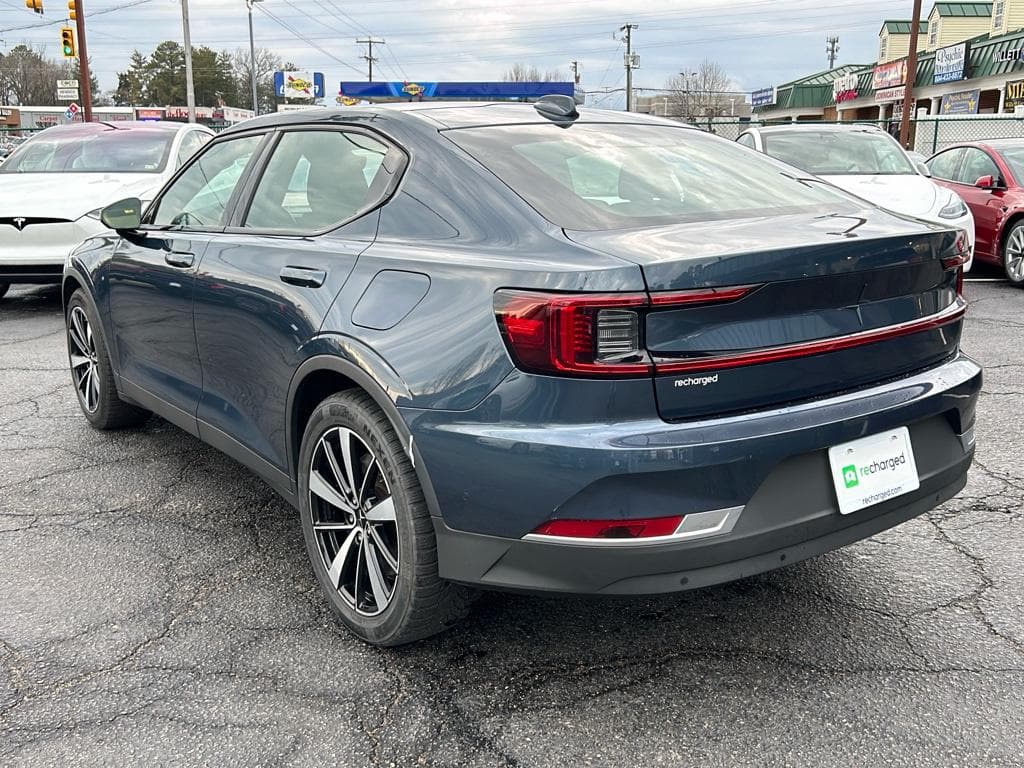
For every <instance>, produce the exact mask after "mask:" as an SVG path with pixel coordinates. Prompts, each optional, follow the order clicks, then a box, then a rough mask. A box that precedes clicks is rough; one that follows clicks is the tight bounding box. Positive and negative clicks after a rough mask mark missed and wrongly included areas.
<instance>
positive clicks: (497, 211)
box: [63, 97, 981, 645]
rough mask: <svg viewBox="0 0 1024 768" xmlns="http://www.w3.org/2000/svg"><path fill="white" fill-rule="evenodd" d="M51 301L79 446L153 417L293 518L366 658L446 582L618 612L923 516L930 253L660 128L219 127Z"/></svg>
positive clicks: (91, 246)
mask: <svg viewBox="0 0 1024 768" xmlns="http://www.w3.org/2000/svg"><path fill="white" fill-rule="evenodd" d="M103 221H104V222H105V223H106V225H107V226H108V227H109V228H110V232H109V233H108V234H107V235H106V236H100V237H97V238H94V239H92V240H89V241H87V242H85V243H83V244H82V245H81V246H80V247H79V248H78V249H77V250H76V251H75V252H74V253H73V254H72V255H71V256H70V257H69V260H68V263H67V267H66V270H65V274H64V286H63V294H64V303H65V308H66V317H67V339H68V348H69V357H70V366H71V373H72V378H73V382H74V385H75V388H76V390H77V393H78V399H79V402H80V404H81V407H82V410H83V411H84V413H85V416H86V418H87V419H88V420H89V421H90V422H91V423H92V424H93V425H94V426H95V427H97V428H100V429H111V428H117V427H126V426H129V425H133V424H139V423H141V422H143V421H145V420H146V418H147V417H148V416H149V415H150V414H151V413H155V414H157V415H159V416H160V417H162V418H164V419H166V420H168V421H170V422H172V423H174V424H176V425H178V426H179V427H181V428H182V429H184V430H186V431H188V432H190V433H192V434H193V435H197V436H198V437H199V438H200V439H202V440H204V441H206V442H208V443H210V444H211V445H213V446H215V447H217V448H219V449H220V450H222V451H224V452H225V453H227V454H228V455H230V456H232V457H233V458H235V459H237V460H238V461H239V462H241V463H242V464H244V465H245V466H246V467H248V468H249V469H251V470H253V471H254V472H256V473H257V474H258V475H259V476H260V477H262V478H263V479H264V480H266V481H267V482H268V483H269V484H270V485H271V486H273V487H274V488H275V489H276V490H277V491H278V492H279V493H280V494H281V495H282V496H283V497H284V498H285V499H287V500H288V501H289V502H290V503H292V504H293V505H295V506H296V507H297V508H298V510H299V512H300V515H301V520H302V527H303V530H304V533H305V539H306V547H307V550H308V553H309V558H310V560H311V562H312V565H313V570H314V572H315V574H316V578H317V579H318V581H319V582H320V585H321V587H322V588H323V591H324V594H325V595H326V598H327V600H328V601H329V602H330V605H331V607H332V608H333V610H334V611H335V612H336V614H337V616H338V617H339V618H340V620H341V621H342V622H344V623H345V624H346V625H347V626H348V627H349V628H350V629H351V630H352V631H353V632H354V633H355V634H357V635H358V636H359V637H361V638H363V639H364V640H366V641H368V642H371V643H376V644H380V645H397V644H400V643H406V642H409V641H412V640H416V639H418V638H422V637H426V636H428V635H430V634H432V633H435V632H438V631H440V630H442V629H443V628H445V627H447V626H449V625H451V624H452V623H453V622H455V621H457V620H458V619H459V618H460V617H462V616H463V615H464V614H465V613H466V612H467V610H468V609H469V605H470V602H471V598H472V595H473V593H474V591H475V588H480V587H483V588H493V589H510V590H522V591H527V592H576V593H595V594H618V595H622V594H650V593H661V592H671V591H675V590H685V589H692V588H696V587H704V586H707V585H709V584H715V583H719V582H724V581H728V580H731V579H737V578H740V577H744V576H749V575H751V574H756V573H759V572H762V571H766V570H768V569H771V568H775V567H778V566H781V565H785V564H789V563H793V562H796V561H799V560H802V559H804V558H808V557H812V556H814V555H818V554H820V553H823V552H827V551H829V550H832V549H835V548H837V547H841V546H843V545H846V544H849V543H851V542H854V541H857V540H859V539H862V538H864V537H867V536H871V535H873V534H876V533H878V532H879V531H883V530H885V529H887V528H890V527H891V526H894V525H897V524H898V523H901V522H903V521H905V520H909V519H911V518H913V517H915V516H917V515H920V514H922V513H923V512H925V511H926V510H929V509H931V508H933V507H934V506H936V505H937V504H940V503H942V502H943V501H945V500H946V499H948V498H950V497H951V496H953V495H954V494H955V493H957V492H958V491H959V490H960V489H961V488H962V487H963V486H964V483H965V482H966V475H967V470H968V467H969V466H970V464H971V460H972V458H973V454H974V419H975V405H976V400H977V395H978V391H979V389H980V386H981V370H980V369H979V367H978V366H977V365H976V364H975V363H974V362H973V361H972V360H970V359H969V358H967V357H965V356H964V355H963V354H962V353H961V352H960V351H959V339H960V333H961V329H962V325H963V318H964V309H965V302H964V299H963V298H962V296H961V287H962V274H961V264H962V263H963V261H964V260H965V259H966V256H967V254H966V248H965V243H964V240H963V237H962V235H961V233H959V232H958V231H956V230H954V229H951V228H945V227H942V226H940V225H936V224H929V223H926V222H923V221H918V220H915V219H911V218H907V217H902V216H898V215H896V214H893V213H890V212H887V211H883V210H881V209H878V208H874V207H871V206H870V204H868V203H866V202H865V201H863V200H861V199H858V198H854V197H851V196H849V195H847V194H845V193H843V192H840V191H838V190H837V189H835V188H833V187H831V186H829V185H828V184H826V183H824V182H822V181H820V180H818V179H814V178H809V177H806V176H805V175H804V174H802V173H801V172H800V171H798V170H796V169H794V168H791V167H789V166H786V165H783V164H781V163H779V162H777V161H775V160H772V159H771V158H768V157H766V156H765V155H761V154H758V153H756V152H753V151H751V150H749V149H746V148H744V147H742V146H739V145H737V144H735V143H733V142H729V141H726V140H724V139H721V138H717V137H715V136H713V135H709V134H707V133H704V132H701V131H699V130H696V129H694V128H690V127H686V126H683V125H680V124H678V123H672V122H670V121H665V120H659V119H653V118H648V117H643V116H640V115H636V114H628V113H618V112H604V111H597V110H587V109H580V110H577V108H576V106H575V105H574V104H573V103H572V101H571V100H569V99H566V98H564V97H563V98H559V97H547V98H545V99H543V100H542V101H540V102H538V103H537V104H535V105H530V104H440V103H435V104H431V103H421V104H408V105H396V106H388V107H366V108H362V107H355V108H349V109H343V110H328V109H321V110H309V111H303V112H292V113H287V114H279V115H268V116H265V117H261V118H257V119H255V120H249V121H246V122H244V123H242V124H240V125H238V126H236V127H234V128H232V129H230V130H228V131H225V132H224V133H222V134H221V135H220V136H218V137H217V138H216V139H215V140H214V141H212V142H210V143H209V144H208V145H207V146H206V147H204V148H203V149H202V150H201V151H200V152H199V153H198V154H197V155H196V156H195V157H194V158H193V159H192V160H191V161H189V162H188V163H187V164H185V165H184V166H183V167H182V168H181V169H180V170H179V171H178V173H177V175H176V176H175V177H174V178H173V179H172V180H171V181H170V182H168V184H167V185H166V186H165V187H164V189H163V190H162V191H161V192H160V193H159V194H158V195H157V196H156V197H155V199H154V200H153V201H152V202H151V203H150V204H149V205H148V206H147V207H146V208H145V210H143V206H142V204H141V203H140V202H139V201H138V200H131V199H130V200H125V201H122V202H120V203H118V204H116V205H113V206H110V207H109V208H107V209H106V210H105V211H104V213H103Z"/></svg>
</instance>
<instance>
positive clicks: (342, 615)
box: [298, 389, 475, 646]
mask: <svg viewBox="0 0 1024 768" xmlns="http://www.w3.org/2000/svg"><path fill="white" fill-rule="evenodd" d="M342 440H345V441H347V445H348V446H349V448H348V450H347V451H346V449H345V448H344V447H343V446H342V442H341V441H342ZM328 453H329V454H330V456H329V455H328ZM346 459H347V460H346ZM332 462H333V463H332ZM346 465H347V467H348V468H347V469H346ZM314 469H315V475H314ZM360 473H362V474H360ZM339 475H340V477H339ZM346 477H347V478H349V481H346ZM311 478H313V479H315V481H316V482H315V484H316V486H317V489H316V490H317V492H316V493H311V492H310V484H311ZM325 480H326V482H327V483H328V485H329V486H330V487H329V488H327V489H325V488H324V486H323V482H324V481H325ZM298 481H299V482H298V486H299V510H300V513H301V516H302V531H303V534H304V535H305V539H306V551H307V554H308V555H309V559H310V562H311V564H312V566H313V572H314V573H315V574H316V578H317V581H318V582H319V583H320V587H321V589H322V590H323V592H324V594H325V595H326V597H327V600H328V603H329V604H330V606H331V610H332V611H333V612H334V614H335V615H336V616H337V617H338V619H340V621H341V622H342V623H343V624H344V625H345V626H346V627H348V628H349V629H350V630H351V631H352V632H353V633H354V634H356V635H357V636H358V637H360V638H361V639H363V640H365V641H366V642H368V643H372V644H373V645H379V646H396V645H403V644H405V643H411V642H414V641H416V640H421V639H423V638H425V637H430V636H431V635H435V634H437V633H438V632H442V631H444V630H445V629H447V628H448V627H450V626H452V625H453V624H455V623H456V622H458V621H459V620H460V619H462V618H463V617H465V616H466V614H467V613H468V612H469V608H470V605H471V603H472V600H473V597H474V594H475V593H474V591H473V590H471V589H469V588H467V587H463V586H461V585H457V584H453V583H451V582H447V581H444V580H443V579H441V578H440V577H439V576H438V568H437V542H436V540H435V538H434V529H433V524H432V522H431V519H430V513H429V511H428V509H427V505H426V502H425V501H424V499H423V491H422V489H421V488H420V484H419V481H418V480H417V477H416V472H415V470H414V469H413V467H412V465H411V463H410V462H409V459H408V457H407V455H406V453H405V451H404V450H403V448H402V445H401V441H400V440H399V438H398V435H397V434H396V433H395V430H394V428H393V427H392V426H391V422H390V421H389V420H388V418H387V416H386V415H385V414H384V413H383V412H382V411H381V409H380V408H379V407H378V406H377V404H376V403H375V402H374V401H373V399H372V398H371V397H370V396H369V395H367V394H366V393H365V392H363V391H362V390H358V389H352V390H347V391H344V392H341V393H338V394H335V395H332V396H330V397H328V398H327V399H325V400H324V401H323V402H321V403H320V405H318V406H317V407H316V409H315V410H314V411H313V414H312V415H311V416H310V419H309V422H308V423H307V425H306V429H305V433H304V434H303V437H302V446H301V449H300V451H299V468H298ZM357 486H358V487H359V490H358V492H357V493H355V494H354V496H352V497H346V498H343V497H342V496H341V495H339V491H340V493H341V494H344V493H345V492H346V490H345V489H346V488H353V489H354V488H356V487H357ZM332 493H333V494H334V496H333V498H334V499H337V500H338V501H337V502H336V503H331V502H329V501H327V500H326V499H327V497H328V496H331V495H332ZM325 494H326V495H325ZM352 498H354V502H353V503H349V502H348V501H347V499H352ZM382 499H383V500H384V501H383V502H382ZM342 502H344V506H343V503H342ZM384 507H387V509H388V513H389V514H388V516H387V517H386V518H385V517H381V518H380V520H377V521H373V520H372V518H371V515H374V514H375V513H374V510H380V509H383V508H384ZM378 514H379V513H378ZM392 518H393V521H392ZM314 526H316V528H315V529H314ZM325 528H326V530H325ZM335 529H337V530H335ZM371 529H372V530H371ZM396 553H397V557H395V554H396ZM371 560H372V564H373V565H375V573H376V583H373V582H374V579H373V578H372V577H371V575H370V566H371V562H370V561H371ZM392 562H393V563H395V564H396V565H397V567H395V568H392V567H391V565H390V563H392ZM346 563H348V565H346ZM360 579H362V581H360ZM368 584H369V585H370V587H372V589H369V588H368V586H367V585H368ZM378 586H379V587H380V588H381V592H380V593H378V592H377V589H376V587H378ZM361 589H362V592H361V591H360V590H361ZM389 589H390V592H388V590H389ZM371 593H372V594H371ZM379 595H384V596H386V599H381V600H378V599H377V598H378V596H379ZM382 605H383V607H381V606H382Z"/></svg>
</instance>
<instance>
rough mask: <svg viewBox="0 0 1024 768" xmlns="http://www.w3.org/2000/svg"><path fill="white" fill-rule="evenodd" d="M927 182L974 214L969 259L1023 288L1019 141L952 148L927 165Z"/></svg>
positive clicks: (1023, 159)
mask: <svg viewBox="0 0 1024 768" xmlns="http://www.w3.org/2000/svg"><path fill="white" fill-rule="evenodd" d="M928 168H929V170H931V173H932V178H933V179H934V180H935V181H936V182H937V183H939V184H941V185H943V186H945V187H949V188H950V189H952V190H953V191H954V192H956V193H957V194H958V195H960V197H962V198H963V200H964V202H965V203H967V207H968V208H970V209H971V213H972V214H974V229H975V235H976V239H975V243H974V256H975V258H976V259H978V260H979V261H982V262H985V263H988V264H998V265H1001V266H1002V267H1003V270H1004V271H1005V272H1006V277H1007V278H1008V279H1009V280H1010V282H1011V283H1013V284H1014V285H1017V286H1021V287H1024V139H993V140H991V141H985V142H972V143H967V144H955V145H953V146H952V147H949V148H948V149H944V150H942V151H941V152H939V153H937V154H935V155H933V156H932V157H931V158H930V159H929V160H928Z"/></svg>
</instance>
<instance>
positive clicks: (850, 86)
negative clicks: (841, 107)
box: [832, 73, 859, 104]
mask: <svg viewBox="0 0 1024 768" xmlns="http://www.w3.org/2000/svg"><path fill="white" fill-rule="evenodd" d="M858 79H859V78H858V77H857V75H855V74H852V73H851V74H849V75H844V76H843V77H837V78H836V79H835V80H833V81H832V100H833V101H835V103H836V104H842V103H843V102H844V101H853V100H854V99H856V98H857V96H858V94H857V80H858Z"/></svg>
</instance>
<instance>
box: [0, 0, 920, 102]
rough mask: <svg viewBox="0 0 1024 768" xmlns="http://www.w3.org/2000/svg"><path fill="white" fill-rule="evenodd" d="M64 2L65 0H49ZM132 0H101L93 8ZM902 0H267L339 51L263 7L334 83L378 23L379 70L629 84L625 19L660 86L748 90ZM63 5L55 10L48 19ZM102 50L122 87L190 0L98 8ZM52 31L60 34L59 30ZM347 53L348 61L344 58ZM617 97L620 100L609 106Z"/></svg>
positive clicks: (8, 17)
mask: <svg viewBox="0 0 1024 768" xmlns="http://www.w3.org/2000/svg"><path fill="white" fill-rule="evenodd" d="M51 2H52V3H53V4H55V5H57V6H58V7H62V6H63V2H57V0H47V3H48V4H50V3H51ZM123 2H124V0H91V2H90V3H89V9H90V12H91V13H94V12H96V11H99V10H103V9H105V8H110V7H113V6H116V5H120V4H121V3H123ZM189 5H190V11H191V16H192V40H193V44H194V45H209V46H210V47H212V48H216V49H229V50H233V49H235V48H239V47H247V46H248V21H247V15H246V9H245V4H244V2H243V1H242V0H190V3H189ZM900 5H901V6H904V5H905V6H907V7H906V8H905V9H902V11H901V10H900V9H898V8H897V9H894V8H893V3H892V2H891V0H889V1H887V0H866V1H865V2H858V3H857V4H850V3H848V2H841V1H840V0H738V1H737V2H731V3H728V4H726V3H723V2H721V0H645V1H643V2H636V1H635V0H634V1H633V2H624V1H622V0H561V1H560V2H553V1H552V0H373V2H369V1H367V2H364V3H361V4H354V3H350V2H344V0H264V1H263V2H262V3H261V6H262V8H263V9H265V10H266V11H268V12H270V13H272V14H273V15H275V16H277V17H278V18H279V19H281V20H282V21H284V22H285V23H286V24H288V25H290V26H292V27H293V28H294V29H295V30H297V31H298V32H299V33H300V34H301V35H303V36H305V37H307V38H309V39H310V40H312V41H313V42H314V43H315V44H316V45H317V46H319V47H321V48H323V49H326V50H327V51H328V52H329V53H330V54H331V55H330V56H329V55H326V54H324V53H322V52H320V51H318V50H316V48H314V47H313V46H312V45H310V44H309V43H307V42H304V41H302V40H299V39H297V38H296V36H295V35H294V34H293V33H292V32H290V31H288V30H286V29H284V28H283V27H281V26H279V25H278V24H277V23H276V22H275V21H273V20H271V19H270V18H269V17H268V16H266V15H264V14H263V13H262V12H260V11H259V10H257V11H256V12H255V13H254V20H255V34H256V41H257V45H260V46H266V47H270V48H273V49H274V50H276V51H277V52H278V53H279V54H280V55H281V56H282V57H283V58H285V59H290V60H292V61H294V62H295V63H296V64H298V65H299V66H300V67H302V68H304V69H310V70H315V71H320V72H323V73H324V74H325V76H326V78H327V83H328V91H329V92H330V91H333V89H334V88H336V87H337V83H338V82H339V81H340V80H343V79H344V80H358V79H363V78H362V77H361V76H360V73H361V72H362V71H363V70H364V68H365V62H363V61H362V60H361V59H360V58H359V57H360V55H361V54H362V53H364V50H363V48H361V47H360V46H357V45H356V44H355V39H356V37H357V36H362V35H365V34H366V32H372V33H373V34H374V35H376V36H379V37H384V38H386V40H387V45H386V46H382V47H379V48H376V49H375V53H377V55H378V56H379V57H380V61H379V62H377V64H376V65H375V75H376V78H377V79H403V78H404V77H408V78H410V79H417V80H486V79H500V77H501V74H502V72H503V71H504V69H505V68H506V67H508V66H509V65H511V64H513V63H515V62H518V61H522V62H524V63H527V64H535V65H537V66H538V67H540V68H542V69H557V70H559V71H560V72H561V73H562V74H563V75H564V76H566V77H567V78H568V72H569V61H570V60H571V59H576V60H578V61H579V62H580V64H581V69H582V86H583V87H584V88H585V89H589V90H596V89H599V88H606V87H621V85H622V80H623V79H624V70H623V67H622V52H623V49H622V46H621V44H620V43H619V42H618V41H617V40H615V39H613V33H615V32H616V30H617V29H618V27H619V26H620V25H622V24H623V23H625V22H626V21H630V22H633V23H637V24H639V29H637V30H635V31H634V33H633V35H634V47H635V50H636V51H637V52H638V53H639V54H640V63H641V68H640V69H639V70H637V71H636V72H635V73H634V84H635V85H638V86H641V87H652V88H658V87H661V86H662V85H664V83H665V81H666V80H667V79H668V78H669V77H670V76H671V75H673V74H674V73H676V72H678V71H680V70H683V69H689V68H693V67H695V66H697V65H698V64H699V63H700V61H701V60H703V59H705V58H709V59H712V60H715V61H718V62H719V63H720V64H721V65H722V66H723V67H724V68H725V69H726V71H727V72H729V74H730V75H731V76H732V78H733V80H734V81H735V83H736V84H737V85H738V86H739V87H740V88H743V89H747V90H749V89H753V88H758V87H762V86H766V85H772V84H778V83H780V82H784V81H785V80H787V79H791V78H793V77H796V76H800V75H803V74H808V73H810V72H814V71H817V70H820V69H824V68H825V54H824V47H825V36H826V34H839V36H840V38H841V46H842V50H841V53H840V62H841V63H845V62H858V63H860V62H870V61H872V60H873V58H874V51H875V49H876V42H877V38H876V34H877V30H878V27H879V26H880V24H881V20H882V18H883V17H893V16H894V15H896V16H898V15H900V13H901V12H902V13H905V14H906V15H909V10H910V8H909V6H910V3H909V2H902V3H900ZM19 6H20V3H18V2H13V1H12V2H10V3H0V30H4V29H6V28H9V27H14V26H22V25H24V24H31V23H33V22H34V21H35V20H37V19H38V17H34V16H33V15H32V14H31V13H29V12H28V11H27V10H25V9H23V8H20V7H19ZM54 13H56V11H48V15H47V16H46V17H45V19H46V20H47V21H51V20H54V19H55V17H54V16H53V15H52V14H54ZM89 32H90V35H89V48H90V51H91V58H92V59H93V62H94V67H95V69H96V72H97V75H98V77H99V78H100V83H101V85H102V86H103V87H104V88H112V87H113V86H114V85H116V80H117V78H116V72H117V71H118V70H123V69H124V68H125V67H126V66H127V62H128V57H129V55H130V54H131V51H132V50H133V49H134V48H138V49H139V50H141V51H143V52H144V53H148V52H149V51H150V50H152V49H153V48H154V47H155V46H156V44H157V43H159V42H160V41H161V40H165V39H174V40H181V39H182V30H181V13H180V4H179V2H178V1H177V0H151V1H150V2H147V3H144V4H141V5H138V6H136V7H131V8H125V9H123V10H118V11H115V12H113V13H108V14H103V15H100V16H96V17H95V18H93V19H91V20H90V24H89ZM51 38H52V39H51ZM0 39H3V41H4V43H3V45H6V46H11V45H15V44H17V43H19V42H22V41H29V42H33V43H36V44H49V47H50V50H51V52H52V51H53V50H54V49H55V48H56V40H57V31H56V26H50V27H44V28H36V29H30V30H22V31H14V32H2V31H0ZM338 60H340V61H338ZM611 103H614V97H613V98H612V99H610V100H609V104H611Z"/></svg>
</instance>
